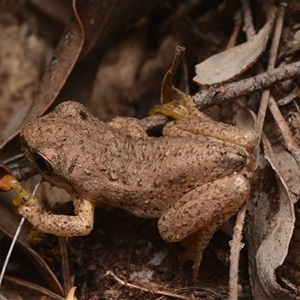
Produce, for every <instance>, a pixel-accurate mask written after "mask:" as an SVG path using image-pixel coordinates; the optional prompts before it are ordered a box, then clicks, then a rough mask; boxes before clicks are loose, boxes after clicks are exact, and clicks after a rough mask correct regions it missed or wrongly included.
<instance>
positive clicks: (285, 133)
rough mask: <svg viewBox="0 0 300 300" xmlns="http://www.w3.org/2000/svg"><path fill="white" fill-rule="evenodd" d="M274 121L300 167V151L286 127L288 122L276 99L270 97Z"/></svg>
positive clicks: (270, 107)
mask: <svg viewBox="0 0 300 300" xmlns="http://www.w3.org/2000/svg"><path fill="white" fill-rule="evenodd" d="M268 107H269V109H270V111H271V113H272V115H273V117H274V119H275V120H276V122H277V124H278V127H279V129H280V131H281V134H282V137H283V139H284V143H285V147H286V148H287V149H288V150H289V151H290V152H291V154H292V156H293V157H294V159H295V161H296V162H297V165H298V166H299V167H300V149H299V148H298V146H297V145H296V143H295V141H294V137H293V135H292V133H291V132H290V129H289V128H288V126H287V125H286V122H285V120H284V118H283V116H282V114H281V112H280V110H279V108H278V106H277V103H276V101H275V99H274V98H273V97H272V96H270V98H269V105H268Z"/></svg>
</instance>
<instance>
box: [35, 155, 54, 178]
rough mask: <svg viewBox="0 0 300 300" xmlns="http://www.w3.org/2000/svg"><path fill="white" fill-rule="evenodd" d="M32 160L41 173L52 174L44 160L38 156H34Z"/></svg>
mask: <svg viewBox="0 0 300 300" xmlns="http://www.w3.org/2000/svg"><path fill="white" fill-rule="evenodd" d="M34 160H35V164H36V166H37V167H38V168H39V170H40V171H41V173H44V174H52V172H53V168H52V166H51V165H50V164H49V162H48V161H47V160H46V159H45V158H43V157H42V156H40V155H39V154H36V155H35V158H34Z"/></svg>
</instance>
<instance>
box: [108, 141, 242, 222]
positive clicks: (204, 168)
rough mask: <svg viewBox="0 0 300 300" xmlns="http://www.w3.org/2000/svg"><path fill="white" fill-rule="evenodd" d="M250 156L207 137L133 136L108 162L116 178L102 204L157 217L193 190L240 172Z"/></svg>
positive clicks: (112, 181) (111, 182)
mask: <svg viewBox="0 0 300 300" xmlns="http://www.w3.org/2000/svg"><path fill="white" fill-rule="evenodd" d="M246 159H247V154H246V152H245V151H244V150H243V149H240V148H238V147H234V146H231V145H228V144H226V143H222V142H221V143H220V142H213V141H210V140H205V139H204V140H199V139H191V138H184V137H162V138H148V139H136V140H135V139H133V140H131V139H130V141H129V142H128V141H127V142H124V148H123V152H122V154H121V155H120V156H119V159H115V160H114V162H113V164H112V165H111V166H110V167H111V168H112V169H111V170H114V171H113V177H114V178H113V180H110V182H109V184H108V185H107V188H108V190H106V192H107V194H106V197H105V200H104V202H107V203H108V204H110V205H113V206H117V207H123V208H125V209H127V210H129V211H131V212H132V213H134V214H135V215H138V216H141V217H151V216H152V217H159V216H160V214H161V213H162V212H163V211H165V210H166V209H167V208H168V207H169V206H170V205H171V204H172V203H174V202H175V201H177V200H178V199H179V198H181V197H182V196H183V195H184V194H185V193H187V192H188V191H189V190H191V189H193V188H195V187H196V186H200V185H202V184H204V183H206V182H210V181H213V180H215V179H217V178H220V177H223V176H226V175H227V174H231V173H233V172H234V171H235V170H239V169H240V168H242V167H243V166H244V164H245V162H246ZM111 172H112V171H111ZM111 175H112V174H111Z"/></svg>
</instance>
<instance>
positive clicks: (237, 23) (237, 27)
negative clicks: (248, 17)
mask: <svg viewBox="0 0 300 300" xmlns="http://www.w3.org/2000/svg"><path fill="white" fill-rule="evenodd" d="M233 20H234V25H233V30H232V33H231V36H230V39H229V41H228V43H227V46H226V49H230V48H232V47H234V46H235V45H236V40H237V38H238V36H239V33H240V31H241V28H242V24H243V22H242V12H241V10H240V9H239V10H238V11H237V12H236V13H235V14H234V17H233Z"/></svg>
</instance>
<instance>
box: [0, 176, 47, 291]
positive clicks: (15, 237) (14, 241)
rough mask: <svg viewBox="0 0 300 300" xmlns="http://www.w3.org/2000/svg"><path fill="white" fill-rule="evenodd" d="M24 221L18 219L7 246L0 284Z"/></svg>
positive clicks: (37, 186) (34, 191) (37, 185)
mask: <svg viewBox="0 0 300 300" xmlns="http://www.w3.org/2000/svg"><path fill="white" fill-rule="evenodd" d="M41 183H42V180H41V181H40V182H39V183H37V184H36V186H35V188H34V190H33V193H32V195H33V196H34V195H35V194H36V192H37V190H38V188H39V187H40V185H41ZM24 221H25V218H24V217H22V219H21V221H20V223H19V226H18V228H17V230H16V233H15V235H14V238H13V240H12V242H11V245H10V248H9V250H8V253H7V255H6V258H5V261H4V264H3V267H2V270H1V274H0V286H1V284H2V280H3V277H4V273H5V270H6V267H7V264H8V262H9V259H10V256H11V253H12V251H13V249H14V246H15V244H16V240H17V238H18V236H19V234H20V231H21V229H22V226H23V224H24Z"/></svg>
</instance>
